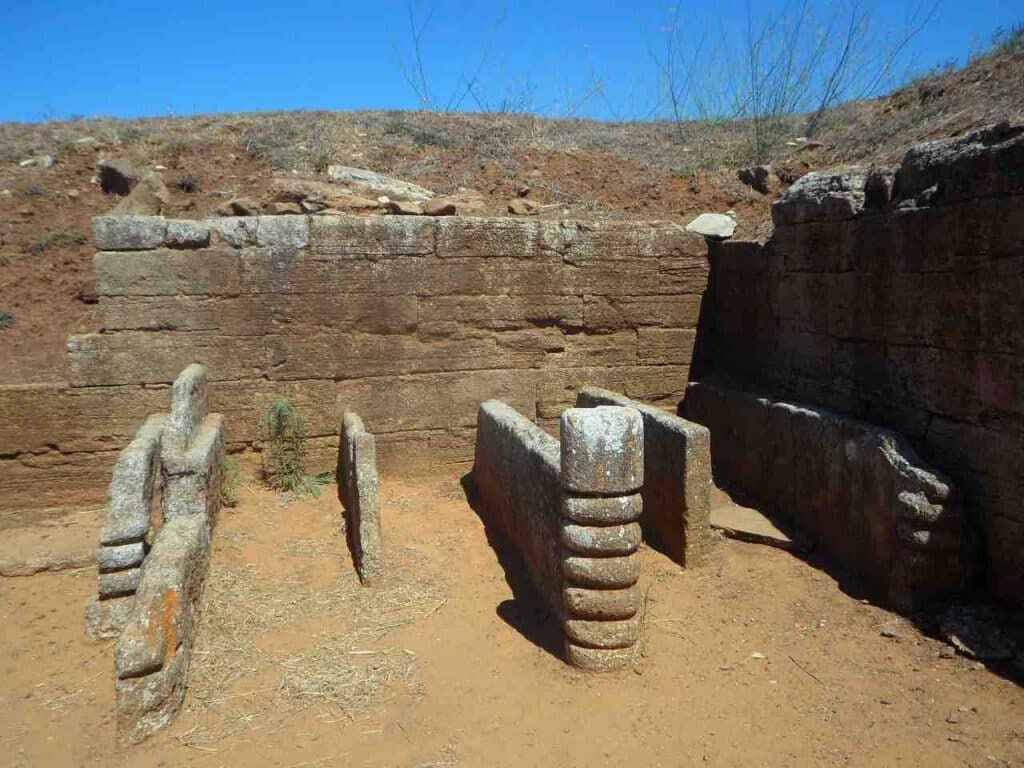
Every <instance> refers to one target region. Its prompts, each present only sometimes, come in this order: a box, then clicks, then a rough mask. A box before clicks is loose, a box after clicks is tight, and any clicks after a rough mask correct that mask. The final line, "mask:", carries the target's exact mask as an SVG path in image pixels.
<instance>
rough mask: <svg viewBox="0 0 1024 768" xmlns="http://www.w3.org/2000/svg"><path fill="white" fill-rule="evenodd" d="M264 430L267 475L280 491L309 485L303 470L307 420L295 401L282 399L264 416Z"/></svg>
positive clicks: (274, 486) (299, 488)
mask: <svg viewBox="0 0 1024 768" xmlns="http://www.w3.org/2000/svg"><path fill="white" fill-rule="evenodd" d="M260 424H261V426H262V427H263V430H264V441H265V446H264V450H263V476H264V478H265V479H266V481H267V483H268V484H269V485H270V486H271V487H272V488H274V489H276V490H278V491H299V490H303V489H304V486H305V482H304V478H303V474H302V470H303V460H304V456H305V449H306V420H305V419H304V418H303V417H302V415H301V414H299V413H298V412H297V411H296V410H295V407H294V406H293V405H292V404H291V402H290V401H289V400H287V399H284V398H281V399H279V400H275V401H274V404H273V405H271V406H270V408H268V409H267V411H266V413H264V414H263V417H262V418H261V419H260Z"/></svg>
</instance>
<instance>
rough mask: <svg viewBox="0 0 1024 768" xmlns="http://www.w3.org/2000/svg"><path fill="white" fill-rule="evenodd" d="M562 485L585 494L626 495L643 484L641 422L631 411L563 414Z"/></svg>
mask: <svg viewBox="0 0 1024 768" xmlns="http://www.w3.org/2000/svg"><path fill="white" fill-rule="evenodd" d="M561 427H562V432H561V434H562V483H563V484H564V485H565V487H566V488H567V489H569V490H571V491H574V492H577V493H586V494H604V495H612V494H626V493H631V492H632V491H635V490H636V489H637V488H639V487H640V486H641V485H642V484H643V468H644V455H643V451H644V442H643V441H644V433H643V419H642V418H641V416H640V414H639V413H638V412H637V411H636V410H634V409H632V408H617V407H614V406H604V407H599V408H571V409H569V410H568V411H566V412H565V413H563V414H562V422H561Z"/></svg>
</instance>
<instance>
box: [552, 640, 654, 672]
mask: <svg viewBox="0 0 1024 768" xmlns="http://www.w3.org/2000/svg"><path fill="white" fill-rule="evenodd" d="M566 656H567V658H568V661H569V663H570V664H571V665H572V666H574V667H576V668H577V669H582V670H584V671H587V672H614V671H615V670H619V669H629V668H630V667H633V666H636V664H637V662H638V661H639V660H640V646H639V644H637V645H633V646H630V647H628V648H617V649H605V648H582V647H580V646H578V645H574V644H572V643H567V644H566Z"/></svg>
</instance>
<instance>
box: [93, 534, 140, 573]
mask: <svg viewBox="0 0 1024 768" xmlns="http://www.w3.org/2000/svg"><path fill="white" fill-rule="evenodd" d="M145 557H146V550H145V546H144V545H143V543H142V542H141V541H136V542H132V543H130V544H118V545H115V546H110V547H108V546H101V547H100V548H99V549H98V550H97V552H96V565H97V566H99V569H100V573H105V572H107V571H117V570H121V569H122V568H137V567H138V566H140V565H142V561H143V559H144V558H145Z"/></svg>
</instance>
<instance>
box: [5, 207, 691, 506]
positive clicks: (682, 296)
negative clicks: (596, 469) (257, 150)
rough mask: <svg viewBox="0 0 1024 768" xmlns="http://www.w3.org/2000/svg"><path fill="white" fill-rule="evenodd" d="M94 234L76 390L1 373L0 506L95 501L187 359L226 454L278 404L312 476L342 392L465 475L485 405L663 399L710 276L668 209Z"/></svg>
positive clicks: (680, 371)
mask: <svg viewBox="0 0 1024 768" xmlns="http://www.w3.org/2000/svg"><path fill="white" fill-rule="evenodd" d="M94 242H95V245H96V247H97V250H98V253H97V254H96V258H95V278H96V280H95V283H96V295H97V298H98V304H97V311H98V315H99V319H100V322H101V323H102V332H100V333H94V334H85V335H81V336H75V337H73V338H72V339H71V340H69V343H68V349H69V357H70V371H71V374H70V377H71V380H70V385H69V386H66V387H54V386H49V385H47V386H37V387H33V386H24V387H2V386H0V509H11V508H14V507H18V506H25V507H32V506H59V505H61V504H65V503H66V499H67V498H68V497H70V496H73V497H74V498H75V499H76V500H77V501H81V502H83V503H88V502H93V501H101V500H102V497H103V493H104V489H105V486H106V483H107V482H108V480H109V477H110V474H109V473H110V469H111V467H112V466H113V463H114V461H115V460H116V458H117V452H118V451H119V450H120V449H121V448H122V447H123V446H124V445H125V444H126V443H127V442H128V441H129V440H131V438H132V435H133V434H134V432H135V429H136V427H137V426H138V424H139V423H140V422H141V421H142V419H144V418H145V416H146V415H147V414H149V413H152V412H154V411H158V410H162V409H163V408H164V407H165V405H164V403H165V401H166V398H167V392H166V389H167V387H168V386H169V385H170V383H171V381H172V380H173V378H174V377H175V376H176V375H177V374H178V372H179V371H181V370H182V369H183V368H184V367H185V366H186V365H188V364H190V363H192V362H201V363H204V364H206V365H207V366H208V367H209V370H210V372H211V376H212V380H211V382H210V392H209V396H210V402H211V407H212V408H213V410H216V411H218V412H220V413H223V414H224V415H225V416H226V418H227V419H228V421H229V422H230V424H231V434H230V438H231V445H230V446H229V447H230V448H231V449H232V450H236V449H242V448H248V447H256V446H258V444H259V441H260V439H261V434H260V428H259V418H260V415H261V414H262V413H263V412H264V411H265V410H266V409H267V408H268V407H269V406H270V405H271V404H272V403H273V402H274V401H275V400H276V399H278V398H282V397H286V398H288V399H289V400H291V402H292V403H293V404H294V405H295V407H296V409H298V410H299V411H300V412H301V413H302V414H303V415H304V416H305V417H306V420H307V424H308V431H309V435H310V438H311V439H310V444H309V449H310V450H309V452H308V457H309V467H308V471H310V472H319V471H324V470H333V469H334V467H335V462H336V458H337V445H338V443H337V440H338V438H337V429H338V405H339V404H343V405H344V407H347V408H351V409H352V410H354V411H355V412H357V413H359V414H360V416H361V417H362V418H363V420H364V421H365V423H366V424H367V426H368V428H369V429H370V430H371V431H372V432H373V434H374V436H375V437H376V439H377V452H378V468H379V469H380V471H381V472H382V473H387V472H389V471H400V472H401V473H402V474H403V475H404V476H409V475H410V474H422V473H426V472H430V471H432V470H434V469H436V468H437V467H438V466H450V465H452V464H462V465H463V466H464V468H466V469H468V467H469V464H470V462H471V461H472V457H473V430H474V426H475V423H476V409H477V406H478V405H479V404H480V403H481V402H482V401H484V400H487V399H491V398H496V399H501V400H503V401H505V402H508V403H511V404H513V405H514V406H515V407H517V408H519V409H520V410H521V411H522V412H523V413H526V414H527V415H528V416H530V418H532V419H536V420H555V419H557V418H558V416H559V414H560V413H561V412H562V410H564V409H565V408H566V407H569V406H571V405H572V403H573V400H574V398H575V394H576V390H577V389H578V388H579V387H581V386H587V385H593V386H602V387H608V388H610V389H614V390H615V391H619V392H623V393H625V394H627V395H629V396H631V397H635V398H638V399H641V400H644V401H645V402H653V403H660V404H663V405H668V404H671V405H674V404H675V403H676V402H677V401H678V400H679V398H680V397H682V394H683V391H684V388H685V385H686V381H687V378H688V374H689V360H690V349H691V348H692V345H693V340H694V338H695V336H696V327H697V319H698V316H699V313H700V306H701V299H702V294H703V292H704V288H705V284H706V279H707V273H708V265H707V258H706V247H705V244H704V241H703V238H701V237H699V236H697V235H693V234H690V233H687V232H686V231H685V230H684V229H683V228H682V227H680V226H677V225H674V224H667V223H660V224H658V223H655V224H650V223H636V222H602V221H595V222H583V221H540V220H537V219H535V218H495V219H482V218H470V217H458V216H455V217H446V218H443V219H435V218H432V217H422V216H413V217H410V216H380V217H356V216H327V215H322V216H254V217H244V218H233V217H226V218H219V219H210V220H203V221H186V220H173V219H164V218H159V217H100V218H97V219H96V220H95V223H94ZM381 391H387V392H389V396H388V397H381V396H380V392H381ZM409 402H415V403H416V404H417V407H416V408H415V409H410V408H409V407H408V405H407V404H408V403H409ZM0 514H2V512H0Z"/></svg>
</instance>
